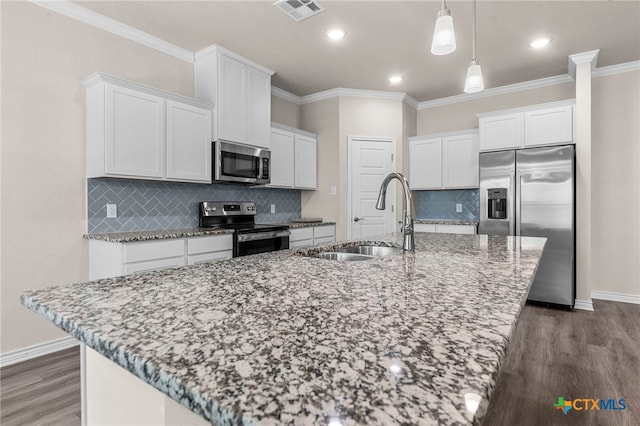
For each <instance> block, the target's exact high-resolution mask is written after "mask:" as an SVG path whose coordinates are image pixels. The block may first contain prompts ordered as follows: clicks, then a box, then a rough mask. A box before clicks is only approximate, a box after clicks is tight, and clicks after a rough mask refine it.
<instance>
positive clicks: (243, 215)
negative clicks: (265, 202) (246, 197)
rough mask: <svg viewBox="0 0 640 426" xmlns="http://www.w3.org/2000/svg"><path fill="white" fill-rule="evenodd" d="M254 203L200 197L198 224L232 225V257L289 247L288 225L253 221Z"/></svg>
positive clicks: (223, 226)
mask: <svg viewBox="0 0 640 426" xmlns="http://www.w3.org/2000/svg"><path fill="white" fill-rule="evenodd" d="M255 215H256V203H254V202H238V201H234V202H229V201H202V202H201V203H200V205H199V221H198V222H199V225H200V227H214V228H228V229H233V257H239V256H247V255H250V254H257V253H266V252H270V251H276V250H284V249H288V248H289V235H290V234H291V232H290V231H289V227H288V226H286V225H270V224H265V225H259V224H256V223H255Z"/></svg>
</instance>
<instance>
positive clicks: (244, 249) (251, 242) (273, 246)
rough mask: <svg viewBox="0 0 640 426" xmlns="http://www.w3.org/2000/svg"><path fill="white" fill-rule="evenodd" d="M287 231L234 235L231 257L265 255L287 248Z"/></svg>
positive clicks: (288, 233)
mask: <svg viewBox="0 0 640 426" xmlns="http://www.w3.org/2000/svg"><path fill="white" fill-rule="evenodd" d="M290 234H291V232H290V231H288V230H281V231H265V232H251V233H240V234H238V233H237V232H236V233H235V234H234V238H233V257H240V256H248V255H250V254H258V253H267V252H270V251H277V250H285V249H288V248H289V235H290Z"/></svg>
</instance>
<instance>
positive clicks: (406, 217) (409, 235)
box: [376, 173, 416, 251]
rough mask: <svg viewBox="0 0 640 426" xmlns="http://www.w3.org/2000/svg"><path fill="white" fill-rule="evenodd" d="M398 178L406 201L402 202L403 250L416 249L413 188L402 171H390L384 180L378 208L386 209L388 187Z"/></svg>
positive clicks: (377, 204)
mask: <svg viewBox="0 0 640 426" xmlns="http://www.w3.org/2000/svg"><path fill="white" fill-rule="evenodd" d="M394 178H395V179H398V180H399V181H400V183H401V184H402V189H403V190H404V202H403V203H402V235H403V240H402V250H403V251H415V248H416V246H415V243H414V240H413V216H412V215H411V214H412V213H413V201H412V199H411V190H410V189H409V181H408V180H407V178H406V177H404V176H403V175H402V174H400V173H390V174H388V175H387V177H385V178H384V180H383V181H382V185H380V193H379V194H378V202H377V203H376V209H378V210H384V207H385V205H384V204H385V198H387V187H388V186H389V182H391V180H393V179H394Z"/></svg>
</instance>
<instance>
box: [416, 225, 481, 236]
mask: <svg viewBox="0 0 640 426" xmlns="http://www.w3.org/2000/svg"><path fill="white" fill-rule="evenodd" d="M413 226H414V230H415V232H436V233H440V234H475V233H476V226H475V225H445V224H440V223H439V224H434V223H416V224H414V225H413Z"/></svg>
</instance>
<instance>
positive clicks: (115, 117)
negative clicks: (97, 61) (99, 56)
mask: <svg viewBox="0 0 640 426" xmlns="http://www.w3.org/2000/svg"><path fill="white" fill-rule="evenodd" d="M83 84H84V85H85V87H86V132H87V177H122V178H130V179H148V180H171V181H180V182H208V183H210V182H211V109H212V105H210V104H208V103H205V102H200V101H197V100H195V99H190V98H187V97H184V96H180V95H176V94H173V93H169V92H164V91H161V90H157V89H154V88H151V87H148V86H144V85H141V84H137V83H133V82H130V81H127V80H122V79H119V78H116V77H113V76H109V75H106V74H100V73H96V74H93V75H91V76H90V77H88V78H87V79H85V80H84V82H83Z"/></svg>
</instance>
